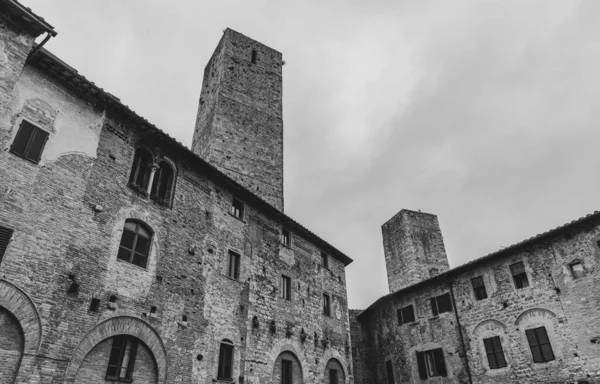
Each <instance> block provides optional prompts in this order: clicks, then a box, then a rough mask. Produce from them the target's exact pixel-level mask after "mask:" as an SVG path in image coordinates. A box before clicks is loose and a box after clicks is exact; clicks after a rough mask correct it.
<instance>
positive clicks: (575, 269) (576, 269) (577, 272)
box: [0, 246, 585, 279]
mask: <svg viewBox="0 0 600 384" xmlns="http://www.w3.org/2000/svg"><path fill="white" fill-rule="evenodd" d="M1 247H2V246H0V259H2V250H1ZM569 269H570V270H571V275H572V276H573V278H574V279H579V278H580V277H583V276H585V270H584V269H583V264H581V263H580V262H579V261H577V262H575V263H572V264H570V265H569Z"/></svg>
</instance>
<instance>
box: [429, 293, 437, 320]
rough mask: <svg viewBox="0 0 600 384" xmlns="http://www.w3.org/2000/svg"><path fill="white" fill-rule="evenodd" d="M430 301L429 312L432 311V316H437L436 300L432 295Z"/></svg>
mask: <svg viewBox="0 0 600 384" xmlns="http://www.w3.org/2000/svg"><path fill="white" fill-rule="evenodd" d="M430 302H431V312H433V316H437V315H438V307H437V302H436V300H435V297H432V298H431V299H430Z"/></svg>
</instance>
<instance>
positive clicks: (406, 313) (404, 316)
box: [396, 305, 415, 325]
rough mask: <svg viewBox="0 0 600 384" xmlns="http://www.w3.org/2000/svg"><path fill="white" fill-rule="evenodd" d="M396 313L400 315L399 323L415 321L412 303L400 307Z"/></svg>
mask: <svg viewBox="0 0 600 384" xmlns="http://www.w3.org/2000/svg"><path fill="white" fill-rule="evenodd" d="M396 314H397V315H398V325H402V324H407V323H412V322H414V321H415V310H414V308H413V306H412V305H409V306H406V307H404V308H401V309H399V310H398V311H397V312H396Z"/></svg>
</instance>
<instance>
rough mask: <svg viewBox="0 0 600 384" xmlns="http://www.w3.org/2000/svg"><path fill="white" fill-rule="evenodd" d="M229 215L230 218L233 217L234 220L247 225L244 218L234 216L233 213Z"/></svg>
mask: <svg viewBox="0 0 600 384" xmlns="http://www.w3.org/2000/svg"><path fill="white" fill-rule="evenodd" d="M228 213H229V216H231V217H233V218H234V219H236V220H237V221H241V222H242V223H244V224H247V222H246V220H244V218H243V217H237V216H236V215H234V214H233V213H231V212H228Z"/></svg>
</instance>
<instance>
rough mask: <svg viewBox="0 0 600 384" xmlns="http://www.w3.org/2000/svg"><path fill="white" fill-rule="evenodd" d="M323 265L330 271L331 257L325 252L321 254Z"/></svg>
mask: <svg viewBox="0 0 600 384" xmlns="http://www.w3.org/2000/svg"><path fill="white" fill-rule="evenodd" d="M321 265H322V266H323V268H327V269H329V255H327V254H326V253H325V252H321Z"/></svg>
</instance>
